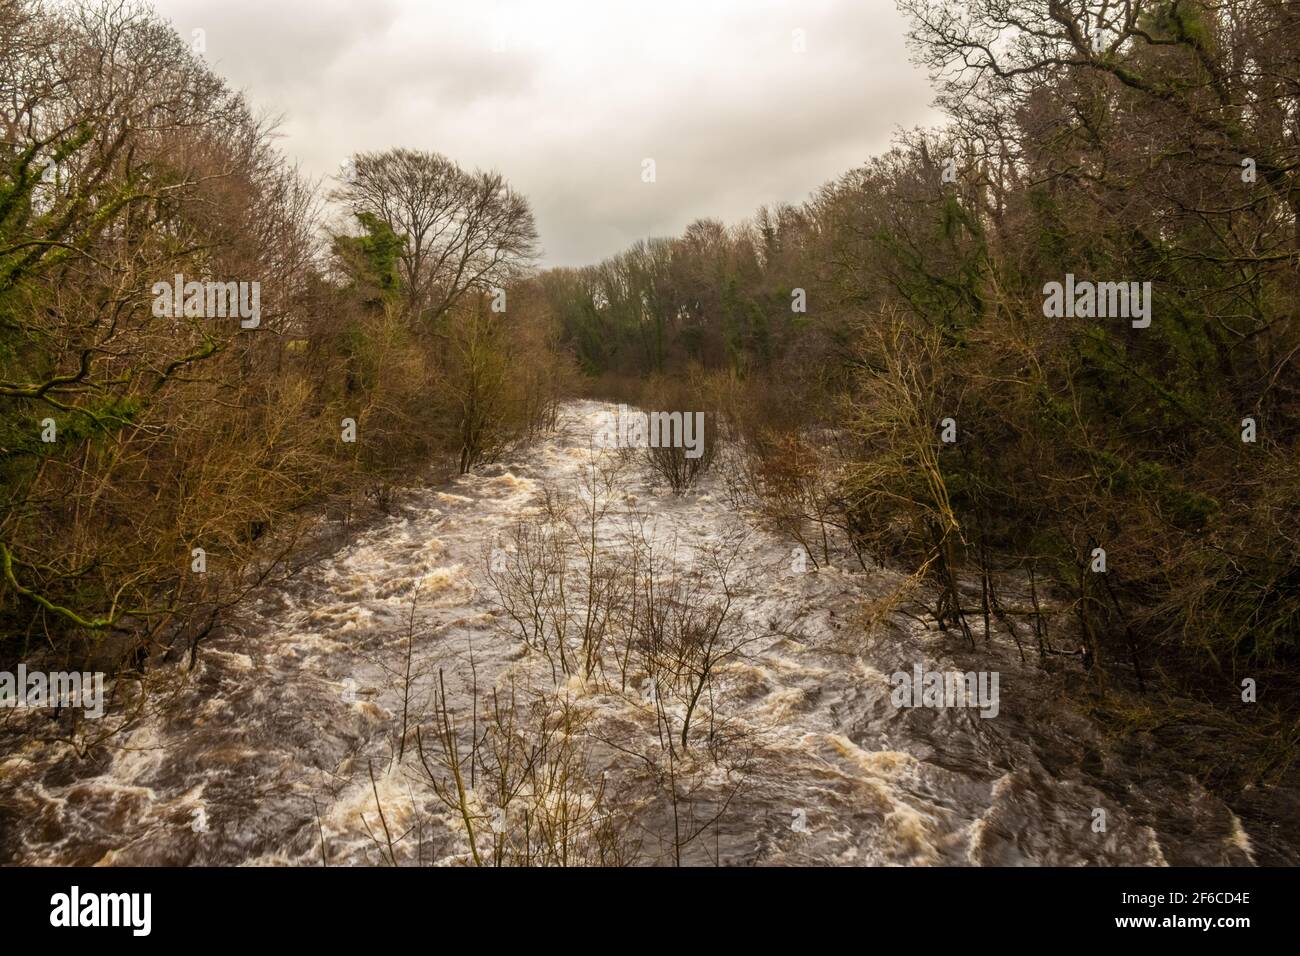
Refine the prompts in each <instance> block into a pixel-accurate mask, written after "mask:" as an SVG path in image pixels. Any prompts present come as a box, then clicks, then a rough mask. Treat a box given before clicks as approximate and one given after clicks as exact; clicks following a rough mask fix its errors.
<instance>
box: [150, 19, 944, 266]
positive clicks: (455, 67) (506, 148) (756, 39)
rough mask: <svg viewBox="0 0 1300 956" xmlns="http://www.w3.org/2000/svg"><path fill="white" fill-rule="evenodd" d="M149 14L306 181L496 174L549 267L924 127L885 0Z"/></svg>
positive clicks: (801, 186)
mask: <svg viewBox="0 0 1300 956" xmlns="http://www.w3.org/2000/svg"><path fill="white" fill-rule="evenodd" d="M155 6H156V7H157V9H158V11H159V12H160V13H161V14H162V15H163V16H164V17H167V18H168V19H170V20H171V21H172V23H173V24H174V25H175V27H176V28H177V30H179V31H180V33H181V34H182V36H185V37H187V38H188V37H191V36H193V35H194V34H193V31H195V30H202V31H203V34H202V38H203V41H204V42H205V44H206V53H205V57H206V59H207V60H208V62H209V63H210V64H211V65H212V66H213V67H214V69H215V70H216V71H217V72H218V73H220V74H221V75H222V76H224V77H226V78H227V79H228V80H229V81H230V83H231V84H232V85H233V86H235V87H236V88H238V89H241V90H244V91H245V92H246V93H247V94H248V95H249V99H250V100H251V102H252V103H253V104H254V105H255V107H257V108H259V109H262V110H265V111H268V112H271V113H274V114H278V115H280V116H282V117H283V123H282V125H281V132H282V133H283V140H282V145H283V149H284V151H285V152H286V153H287V154H288V155H289V156H290V157H292V158H293V159H295V160H297V161H298V162H299V163H300V164H301V165H302V167H303V169H304V170H305V171H306V172H307V173H308V174H310V175H312V176H315V177H321V176H327V175H331V174H333V173H334V172H336V171H337V169H338V166H339V164H340V162H342V161H343V160H344V159H345V158H346V157H347V156H348V155H349V154H350V153H352V152H356V151H360V150H379V149H384V148H387V147H390V146H408V147H412V148H418V149H428V150H435V151H437V152H441V153H444V154H445V155H447V156H450V157H451V158H452V159H454V160H456V161H457V162H459V163H461V164H462V165H464V166H470V167H475V166H477V167H483V168H495V169H498V170H500V171H501V172H502V173H504V174H505V176H506V178H507V179H508V180H510V182H511V183H512V184H513V185H514V186H515V187H516V188H518V189H519V190H521V191H522V192H523V193H524V194H525V195H526V196H528V198H529V200H530V201H531V202H532V205H533V209H534V211H535V213H536V215H537V221H538V228H539V231H540V232H541V239H542V246H543V250H544V256H543V261H544V263H545V264H548V265H580V264H584V263H588V262H595V261H597V260H599V259H601V258H603V257H605V256H607V255H610V254H612V253H615V252H617V251H619V250H620V249H622V248H624V247H625V246H627V245H628V244H629V243H631V242H632V241H633V240H635V239H637V238H642V237H646V236H652V235H654V236H659V235H673V234H676V233H679V232H681V231H682V229H683V228H684V227H685V226H686V224H687V223H689V222H690V221H691V220H692V219H696V218H700V217H704V216H708V217H713V218H717V219H722V220H723V221H725V222H728V223H730V222H735V221H738V220H740V219H742V218H744V217H746V216H748V215H750V214H751V213H753V211H754V210H755V209H756V208H757V207H758V206H760V205H763V204H772V203H777V202H782V201H787V202H798V201H801V200H803V199H805V198H806V197H807V196H808V194H809V193H810V192H811V191H812V190H813V189H814V188H816V187H817V186H818V185H820V184H821V183H823V182H825V181H826V180H828V179H831V178H833V177H834V176H837V175H839V174H840V173H842V172H844V171H846V170H848V169H850V168H851V167H853V166H855V165H857V164H859V163H861V162H862V161H863V160H864V159H866V158H867V157H869V156H871V155H872V154H874V153H877V152H880V151H881V150H883V149H885V148H887V147H888V145H889V141H890V138H891V136H892V135H893V134H894V132H895V130H897V129H898V128H899V127H912V126H917V125H929V124H932V123H935V122H937V121H938V120H939V116H938V114H937V113H935V112H934V111H933V110H932V109H931V107H930V100H931V96H932V94H931V91H930V88H929V85H928V83H927V81H926V77H925V75H924V73H923V72H922V71H919V70H917V69H916V68H915V67H913V66H912V65H911V64H910V63H909V62H908V59H907V53H906V48H905V45H904V24H903V20H902V19H901V18H900V17H899V15H898V14H897V12H896V11H895V9H894V3H893V0H788V2H778V0H734V2H733V0H645V2H633V0H544V2H543V0H155ZM796 31H802V32H801V33H796ZM800 45H802V47H803V50H802V52H799V50H798V47H799V46H800ZM645 159H653V160H654V162H655V182H654V183H645V182H643V181H642V165H643V160H645Z"/></svg>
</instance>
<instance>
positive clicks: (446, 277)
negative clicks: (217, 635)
mask: <svg viewBox="0 0 1300 956" xmlns="http://www.w3.org/2000/svg"><path fill="white" fill-rule="evenodd" d="M901 6H902V8H903V9H904V11H905V12H906V14H907V15H908V17H909V18H910V22H911V37H910V39H911V43H912V45H913V48H914V53H915V55H916V57H917V59H918V60H919V61H920V62H922V63H923V64H925V65H926V66H927V67H928V68H929V69H930V70H931V71H932V74H933V76H934V78H935V83H936V86H937V89H938V90H939V94H940V100H941V102H942V104H943V106H944V107H945V109H946V110H947V112H948V114H949V117H950V120H949V123H948V124H947V125H946V126H944V127H943V128H941V129H937V130H918V131H912V132H908V133H905V134H902V135H900V136H899V137H898V139H897V142H896V145H895V147H894V148H893V149H892V150H890V151H889V152H888V153H886V154H885V155H882V156H879V157H876V158H874V159H871V160H869V161H867V162H866V163H865V164H864V165H863V166H862V167H860V168H857V169H853V170H849V171H847V172H844V173H843V174H842V175H841V176H839V178H836V179H834V180H832V181H830V182H828V183H827V184H826V185H825V186H824V187H822V188H821V189H820V190H818V191H817V193H816V194H815V195H814V196H812V197H811V198H810V199H809V200H808V201H807V202H805V203H803V204H801V205H782V206H779V207H776V208H765V209H760V210H759V211H758V212H757V214H756V215H755V216H754V217H753V218H752V219H751V220H749V221H747V222H744V223H739V224H723V223H720V222H717V221H714V220H710V219H702V220H699V221H697V222H695V223H693V224H691V225H690V226H689V227H688V228H687V229H686V231H685V232H684V233H683V235H681V236H680V237H677V238H653V239H648V240H646V241H644V242H639V243H637V244H636V245H634V246H633V247H632V248H629V249H627V250H626V251H623V252H621V253H619V254H617V255H614V256H612V257H611V258H609V259H608V260H606V261H604V262H602V263H600V264H598V265H593V266H590V267H586V268H580V269H551V270H547V271H540V272H539V271H538V270H537V269H536V268H535V259H536V252H537V246H538V235H537V229H536V226H535V224H534V222H533V217H532V214H531V212H530V211H529V206H528V203H527V200H526V198H524V197H522V196H520V195H518V194H517V193H515V192H514V191H513V190H512V189H511V188H510V186H509V184H508V183H507V182H506V180H505V179H503V177H502V176H501V175H500V174H498V173H495V172H481V171H473V170H467V169H464V168H462V167H461V166H459V165H458V164H457V163H456V162H455V161H454V159H452V158H447V157H446V156H443V155H438V154H433V153H428V152H421V151H415V150H406V149H400V148H394V149H392V150H389V151H386V152H381V153H373V154H360V155H357V156H355V157H353V158H352V160H351V161H350V162H349V163H348V164H347V165H346V166H345V167H344V168H343V169H342V170H341V171H340V173H339V176H338V177H337V179H336V180H335V181H332V182H327V183H311V182H308V181H306V180H305V179H304V178H303V177H302V176H301V175H300V174H299V173H298V172H297V171H296V170H295V169H294V168H293V167H292V166H291V165H290V164H289V163H288V162H287V161H286V160H285V159H284V158H283V157H282V156H281V155H280V154H279V153H278V152H277V151H276V150H275V148H274V147H273V145H272V132H273V130H272V129H271V128H270V127H269V126H268V125H267V124H266V123H265V122H264V121H262V120H261V119H259V118H258V114H257V113H256V112H255V111H254V109H253V108H252V107H251V106H250V105H249V104H247V103H246V102H244V100H243V99H242V98H241V97H239V96H238V95H236V94H234V93H232V92H231V91H230V90H229V89H228V88H227V87H226V85H225V84H224V83H223V81H222V80H221V79H219V78H218V77H217V76H215V75H214V74H213V73H212V72H211V71H210V70H209V69H208V68H207V67H206V66H205V65H204V64H203V62H202V60H201V59H200V58H198V57H196V56H195V55H194V54H193V53H192V52H191V51H190V50H189V48H188V46H187V45H186V43H185V42H184V41H182V40H181V39H180V38H179V37H178V36H177V35H176V34H175V33H174V32H173V31H172V29H171V28H170V27H169V26H167V25H165V24H163V23H160V22H159V21H158V20H157V19H156V18H155V17H154V16H153V15H152V14H151V13H149V12H148V11H147V10H146V9H143V8H133V7H129V6H128V7H119V6H101V5H96V4H91V5H89V6H85V7H77V6H65V5H58V4H52V3H44V2H39V0H0V103H2V106H0V118H2V119H3V127H0V167H2V168H0V405H3V409H4V414H3V416H2V417H0V560H2V561H3V581H0V659H2V661H0V663H8V662H12V661H16V660H20V659H32V657H33V656H34V655H45V656H48V657H50V658H52V659H54V660H57V661H59V662H61V663H65V664H69V665H77V666H80V665H83V664H85V663H86V662H89V661H94V662H97V663H98V664H100V665H102V666H105V667H107V668H108V669H110V670H122V669H133V670H141V669H146V668H148V667H150V666H152V664H153V663H154V662H157V661H159V660H162V659H164V658H167V657H168V656H169V655H170V656H171V657H173V658H175V657H178V656H181V655H183V654H185V653H192V652H193V650H194V649H195V648H197V647H199V646H200V643H201V640H202V638H203V636H204V635H205V634H207V633H208V632H209V631H210V630H211V628H212V627H213V626H214V625H215V623H216V622H217V621H218V620H219V618H220V615H221V612H222V611H223V609H225V608H227V607H230V606H231V605H233V604H235V603H237V602H239V601H240V600H241V598H242V597H243V596H244V595H245V594H247V593H248V591H249V590H250V589H252V588H253V587H255V586H257V585H258V584H259V583H263V582H264V581H266V580H269V579H271V578H273V577H274V575H275V574H276V573H278V572H279V570H280V569H282V568H283V567H284V565H285V563H286V561H287V560H288V558H289V556H290V555H292V554H293V553H294V551H295V549H296V548H297V547H298V545H299V544H300V542H301V540H302V538H303V535H304V534H306V533H307V529H308V528H309V527H310V525H311V521H312V519H313V518H314V517H316V516H317V515H319V514H321V513H325V514H328V515H330V516H332V517H338V516H339V515H341V514H350V513H351V512H352V510H353V509H354V508H358V507H362V506H364V505H365V504H366V503H369V506H371V507H377V508H381V509H382V508H383V507H384V506H385V503H386V501H387V500H388V498H389V497H390V496H391V495H392V493H393V489H394V488H395V487H398V486H400V485H402V484H403V483H408V482H412V481H416V480H419V479H421V478H424V477H426V476H427V475H428V474H429V471H430V469H434V470H435V471H436V470H438V469H445V470H446V471H448V472H454V471H457V470H459V471H467V470H472V469H474V468H475V467H476V466H478V465H480V464H481V463H483V462H486V461H489V460H491V459H493V458H494V457H495V456H497V455H499V454H500V453H501V452H502V450H503V449H505V448H508V447H510V446H511V445H512V444H513V443H516V442H520V441H526V440H527V438H528V437H529V436H530V435H534V434H537V433H539V432H540V431H543V430H545V429H547V428H549V427H551V426H553V425H554V421H555V415H556V409H557V405H558V403H559V402H560V401H561V400H562V399H563V398H565V397H568V396H573V395H578V394H583V393H586V394H595V395H598V396H600V397H606V398H616V399H624V400H630V401H636V402H640V403H642V404H644V405H646V406H647V407H649V406H654V407H665V408H674V409H683V410H686V409H697V408H698V409H703V410H706V411H707V412H708V413H709V414H710V415H711V416H712V417H711V421H712V422H713V423H714V425H713V428H714V430H715V431H714V434H716V435H717V436H718V439H719V440H722V441H725V443H726V444H727V445H728V447H729V448H730V449H731V451H732V452H733V453H734V454H733V456H732V457H733V459H734V460H736V461H739V462H740V464H739V465H737V471H736V477H735V478H734V479H733V487H734V489H735V491H736V494H737V495H738V496H740V497H741V498H742V499H743V500H744V501H745V502H747V503H748V505H750V506H752V507H753V508H754V509H755V510H756V511H758V512H759V513H761V514H763V515H765V516H766V517H767V519H768V520H769V521H770V522H771V523H772V525H773V526H774V527H777V528H779V529H781V530H783V531H786V532H788V533H789V534H790V535H791V536H792V538H793V539H794V540H796V541H798V542H801V543H804V544H806V545H807V547H808V551H809V555H810V559H811V560H812V561H813V562H814V563H817V562H824V561H828V560H832V559H833V558H832V550H833V549H832V543H833V542H834V543H838V544H839V545H842V546H844V547H846V548H847V549H848V550H849V552H850V553H851V554H852V555H853V556H854V559H855V560H856V561H858V562H859V563H860V564H861V566H862V567H863V568H866V567H870V566H871V565H872V564H874V563H881V564H889V565H891V566H895V567H900V568H903V569H905V570H907V571H908V572H909V573H913V574H914V575H915V580H916V581H917V583H918V587H920V588H922V589H923V590H924V594H923V595H922V597H920V598H918V599H921V600H925V601H928V603H929V606H930V607H931V609H932V610H933V611H934V613H935V615H936V616H937V618H938V619H939V621H940V622H941V623H942V624H944V625H945V626H947V627H948V628H950V629H952V630H953V631H954V632H955V633H956V634H957V635H958V636H960V637H961V638H962V639H963V640H966V641H968V642H970V643H971V644H974V643H976V637H975V634H976V632H977V631H978V632H979V633H982V634H984V635H988V634H990V633H992V632H996V631H998V630H999V621H1001V622H1004V624H1005V626H1004V627H1003V628H1002V631H1003V632H1004V633H1005V634H1007V635H1010V634H1012V633H1017V628H1016V622H1017V621H1019V622H1021V623H1022V624H1024V623H1025V622H1029V624H1030V626H1032V627H1033V628H1034V631H1033V635H1034V636H1033V638H1032V639H1031V643H1030V644H1029V645H1028V646H1027V647H1025V648H1024V650H1025V653H1027V654H1031V655H1032V654H1038V655H1039V657H1040V659H1041V660H1043V661H1044V662H1045V663H1046V662H1048V660H1049V659H1050V658H1052V657H1053V656H1060V655H1075V656H1077V657H1078V659H1079V660H1080V661H1081V662H1083V663H1085V664H1086V665H1087V666H1088V667H1089V668H1090V673H1091V675H1092V677H1093V679H1094V680H1093V683H1094V685H1095V687H1096V688H1097V690H1098V691H1099V692H1100V691H1102V690H1104V689H1105V688H1107V687H1111V686H1122V687H1123V688H1125V689H1126V690H1128V691H1136V692H1139V693H1145V694H1146V695H1148V696H1149V697H1156V696H1159V695H1162V694H1164V693H1166V692H1167V691H1168V690H1170V689H1177V690H1178V692H1179V693H1181V694H1183V695H1191V697H1193V698H1195V699H1198V700H1204V701H1206V702H1207V703H1210V704H1213V705H1216V706H1218V705H1222V706H1223V707H1224V708H1227V707H1228V705H1231V704H1232V703H1233V702H1234V701H1237V700H1238V698H1239V693H1240V690H1239V687H1240V682H1241V680H1242V679H1243V678H1246V677H1251V678H1254V679H1256V680H1257V681H1258V682H1259V684H1260V687H1261V694H1260V706H1259V707H1258V708H1256V709H1255V710H1254V711H1253V712H1252V714H1251V717H1250V718H1242V717H1240V716H1233V717H1230V718H1228V717H1225V718H1224V719H1225V720H1232V721H1240V722H1241V723H1242V726H1243V729H1242V731H1241V732H1242V734H1243V735H1245V736H1248V737H1250V739H1252V740H1254V741H1256V742H1257V743H1258V747H1256V748H1255V749H1254V750H1253V751H1252V754H1253V758H1252V759H1254V760H1255V761H1256V762H1255V765H1254V766H1255V769H1256V771H1257V772H1258V774H1259V775H1260V776H1261V777H1268V776H1270V775H1273V774H1277V773H1280V772H1283V771H1284V770H1285V769H1286V768H1287V767H1288V766H1289V764H1290V761H1291V758H1292V754H1293V751H1294V746H1295V744H1296V742H1297V737H1298V736H1300V723H1297V719H1296V715H1295V713H1294V708H1293V704H1290V703H1289V702H1288V698H1292V699H1293V698H1294V689H1295V686H1296V682H1295V676H1296V675H1297V668H1298V667H1300V660H1298V658H1297V650H1298V649H1300V648H1298V643H1300V316H1298V315H1297V303H1298V302H1300V296H1298V293H1300V273H1298V271H1297V270H1298V267H1300V248H1298V246H1300V180H1298V179H1297V175H1298V171H1300V9H1298V8H1297V7H1296V5H1295V4H1292V3H1287V2H1283V0H1227V2H1217V3H1216V2H1208V0H1167V2H1160V3H1150V2H1148V3H1134V2H1129V3H1119V4H1109V5H1105V6H1104V7H1097V6H1096V5H1090V6H1089V7H1088V8H1087V9H1085V8H1084V6H1083V5H1081V4H1078V3H1063V2H1058V0H1016V2H1011V3H1007V2H1003V0H963V2H956V0H902V2H901ZM1099 12H1100V14H1101V19H1100V29H1098V22H1099V21H1098V14H1099ZM446 153H447V154H448V155H449V156H454V154H455V145H454V144H448V146H447V148H446ZM827 172H828V174H829V173H833V172H834V171H827ZM645 188H653V186H651V185H647V186H646V187H645ZM176 274H183V275H184V276H185V277H186V278H187V279H188V278H195V279H198V280H213V281H222V282H225V281H253V280H255V281H258V282H260V283H261V289H262V319H261V323H260V325H259V326H258V327H257V328H252V329H246V328H241V326H240V324H239V322H238V321H237V320H235V319H209V318H201V317H187V318H178V319H173V318H166V319H159V318H158V317H156V316H155V315H154V314H153V312H152V311H151V303H152V301H153V298H154V296H153V293H152V292H151V289H152V287H153V285H154V284H155V283H156V282H158V281H160V280H162V281H170V280H171V278H172V276H173V275H176ZM1067 274H1071V275H1074V276H1077V277H1079V278H1081V279H1085V278H1086V279H1091V280H1095V281H1105V282H1128V281H1137V282H1146V281H1149V282H1150V283H1151V287H1152V290H1153V297H1154V298H1153V303H1152V313H1151V314H1152V321H1151V323H1150V325H1149V327H1146V328H1135V327H1133V325H1132V324H1131V323H1130V322H1129V321H1127V320H1125V319H1122V318H1113V317H1111V318H1049V317H1046V316H1045V315H1044V308H1043V303H1044V286H1045V284H1046V283H1049V282H1060V281H1062V280H1063V279H1064V277H1065V276H1066V275H1067ZM499 304H500V305H502V306H503V307H504V311H501V309H499V308H497V306H498V305H499ZM345 419H351V420H353V421H354V422H355V428H356V434H357V436H358V438H357V441H355V442H348V441H344V440H343V438H342V437H341V436H342V434H343V432H342V429H343V425H342V423H343V421H344V420H345ZM947 419H951V421H952V423H953V425H955V435H956V440H955V441H944V440H942V439H941V431H942V429H943V427H944V426H943V424H942V423H943V422H944V421H945V420H947ZM1247 419H1249V420H1251V422H1252V425H1251V426H1250V428H1251V429H1253V432H1252V434H1251V436H1250V437H1252V438H1253V439H1254V440H1243V434H1244V432H1245V431H1246V430H1247V426H1246V424H1245V420H1247ZM49 420H52V422H53V424H54V428H55V434H56V436H57V437H56V439H55V440H53V441H49V440H45V438H44V435H45V434H46V433H47V432H48V424H47V422H48V421H49ZM195 548H202V549H204V552H205V553H206V560H207V562H208V572H207V573H205V574H194V573H192V571H191V562H192V554H193V549H195ZM1099 548H1100V549H1104V551H1105V560H1106V571H1105V573H1104V574H1098V573H1095V569H1094V567H1093V563H1094V561H1095V555H1096V549H1099ZM972 581H973V582H975V590H976V592H977V593H978V594H979V599H978V600H977V601H975V602H973V603H972V601H971V600H970V599H969V597H968V595H969V593H970V588H969V587H967V586H964V584H963V582H967V583H968V582H972ZM918 593H921V592H918ZM926 595H934V596H933V597H929V596H926ZM1035 605H1043V606H1050V608H1052V609H1054V611H1055V612H1057V613H1055V615H1054V616H1053V617H1052V620H1053V627H1054V630H1053V631H1052V632H1050V633H1045V632H1044V629H1043V625H1042V620H1043V615H1041V614H1040V615H1036V616H1035V615H1031V614H1029V613H1028V611H1027V610H1026V608H1027V607H1033V606H1035ZM990 615H992V616H993V618H994V619H995V620H994V622H993V624H992V625H991V626H990V625H989V624H988V620H989V617H990ZM977 618H982V620H983V623H982V624H981V625H980V626H979V627H978V628H974V627H973V625H972V621H974V620H975V619H977ZM1018 633H1020V634H1021V635H1023V633H1024V632H1023V631H1019V632H1018ZM1018 639H1019V638H1018ZM1035 645H1036V646H1035ZM1152 719H1157V718H1152Z"/></svg>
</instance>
